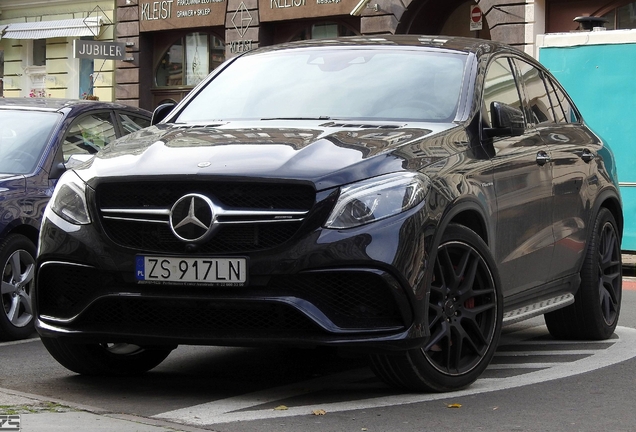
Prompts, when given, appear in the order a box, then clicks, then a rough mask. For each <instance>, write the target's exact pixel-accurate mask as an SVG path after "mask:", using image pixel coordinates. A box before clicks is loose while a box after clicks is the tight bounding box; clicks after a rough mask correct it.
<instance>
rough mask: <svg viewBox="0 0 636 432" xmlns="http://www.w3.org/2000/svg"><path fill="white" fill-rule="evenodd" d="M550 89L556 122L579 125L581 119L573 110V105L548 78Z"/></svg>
mask: <svg viewBox="0 0 636 432" xmlns="http://www.w3.org/2000/svg"><path fill="white" fill-rule="evenodd" d="M546 82H547V84H548V88H549V89H550V99H551V100H552V105H553V106H554V113H555V115H556V120H557V122H559V123H578V121H579V119H578V117H577V115H576V111H574V108H572V105H571V104H570V102H569V101H568V98H567V97H566V96H565V94H564V93H563V92H562V91H561V89H559V87H558V86H557V85H556V84H555V83H553V82H552V80H551V79H550V78H548V77H546Z"/></svg>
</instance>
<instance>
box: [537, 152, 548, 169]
mask: <svg viewBox="0 0 636 432" xmlns="http://www.w3.org/2000/svg"><path fill="white" fill-rule="evenodd" d="M548 162H550V155H549V154H547V153H546V152H544V151H540V152H539V153H537V164H539V165H540V166H543V165H545V164H547V163H548Z"/></svg>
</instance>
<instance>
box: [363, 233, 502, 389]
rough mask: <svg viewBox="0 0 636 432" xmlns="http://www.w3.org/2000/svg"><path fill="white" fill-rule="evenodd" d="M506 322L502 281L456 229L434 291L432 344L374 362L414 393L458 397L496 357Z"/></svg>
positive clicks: (444, 248)
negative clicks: (452, 393) (455, 394)
mask: <svg viewBox="0 0 636 432" xmlns="http://www.w3.org/2000/svg"><path fill="white" fill-rule="evenodd" d="M502 317H503V308H502V295H501V288H500V282H499V276H498V273H497V270H496V266H495V264H494V261H493V259H492V257H491V255H490V251H489V250H488V247H487V246H486V244H485V243H484V242H483V240H482V239H481V238H480V237H479V236H478V235H477V234H476V233H474V232H473V231H471V230H470V229H468V228H465V227H463V226H459V225H451V226H449V228H448V229H447V231H446V232H445V234H444V236H443V238H442V241H441V243H440V246H439V248H438V249H437V256H436V258H435V261H434V267H433V272H432V277H431V281H430V286H429V302H428V326H429V330H430V334H431V336H430V338H429V340H428V342H427V343H426V344H425V345H424V346H423V347H421V348H420V349H415V350H410V351H407V352H405V353H401V354H398V355H396V354H380V355H373V356H371V366H372V368H373V370H374V371H375V372H376V374H377V375H378V376H379V377H380V378H381V379H383V380H384V381H386V382H387V383H390V384H392V385H397V386H399V387H403V388H407V389H409V390H414V391H434V392H443V391H453V390H458V389H461V388H464V387H466V386H468V385H470V384H472V383H473V382H474V381H475V380H476V379H477V378H478V377H479V376H480V375H481V374H482V373H483V371H484V370H485V369H486V367H487V366H488V364H489V363H490V360H491V359H492V356H493V355H494V352H495V349H496V347H497V343H498V341H499V335H500V332H501V324H502Z"/></svg>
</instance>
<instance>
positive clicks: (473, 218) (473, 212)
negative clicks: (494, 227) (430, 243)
mask: <svg viewBox="0 0 636 432" xmlns="http://www.w3.org/2000/svg"><path fill="white" fill-rule="evenodd" d="M487 220H488V218H487V216H486V210H485V209H484V208H483V206H482V204H481V203H480V202H478V201H476V200H473V199H469V198H467V199H463V200H459V201H457V202H456V203H455V204H453V205H452V206H451V207H450V208H449V209H448V210H447V212H446V213H445V214H444V216H443V217H442V222H441V223H440V224H439V230H438V235H437V237H438V240H439V238H441V236H442V233H443V232H444V231H445V230H446V228H447V227H448V225H449V224H452V223H454V224H458V225H462V226H465V227H466V228H469V229H470V230H472V231H474V232H475V233H476V234H477V235H478V236H479V237H481V239H482V240H483V241H484V243H486V244H487V245H488V246H491V245H492V242H491V229H490V228H489V226H488V223H487V222H486V221H487Z"/></svg>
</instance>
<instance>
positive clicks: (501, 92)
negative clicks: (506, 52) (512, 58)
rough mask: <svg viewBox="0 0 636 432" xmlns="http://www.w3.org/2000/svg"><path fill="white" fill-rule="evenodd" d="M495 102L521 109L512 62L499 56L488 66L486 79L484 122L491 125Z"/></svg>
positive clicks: (484, 124) (485, 124)
mask: <svg viewBox="0 0 636 432" xmlns="http://www.w3.org/2000/svg"><path fill="white" fill-rule="evenodd" d="M493 102H501V103H505V104H506V105H509V106H511V107H513V108H517V109H519V110H520V109H521V106H522V105H521V98H520V97H519V90H518V89H517V84H516V81H515V77H514V74H513V73H512V68H511V66H510V62H509V60H508V59H507V58H503V57H502V58H498V59H496V60H495V61H493V62H492V63H491V64H490V65H489V66H488V72H486V78H485V79H484V96H483V101H482V124H483V126H484V127H491V126H492V123H491V118H492V117H491V107H492V103H493Z"/></svg>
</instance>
